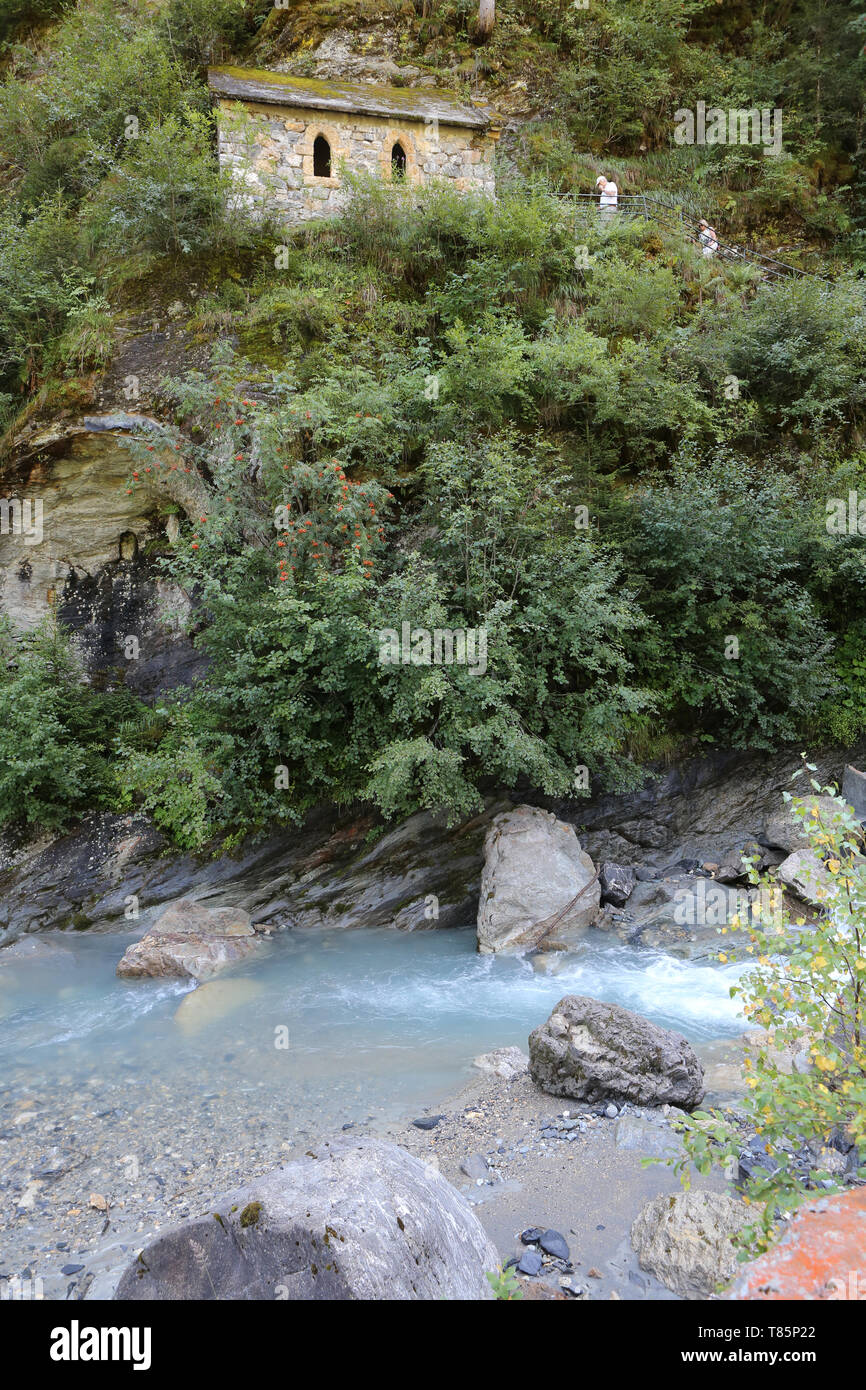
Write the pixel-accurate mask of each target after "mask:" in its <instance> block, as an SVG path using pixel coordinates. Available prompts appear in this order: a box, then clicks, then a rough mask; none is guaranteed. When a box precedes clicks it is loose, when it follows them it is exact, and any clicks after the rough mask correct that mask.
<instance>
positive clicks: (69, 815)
mask: <svg viewBox="0 0 866 1390" xmlns="http://www.w3.org/2000/svg"><path fill="white" fill-rule="evenodd" d="M139 708H140V707H139V705H138V703H137V701H135V700H134V699H133V698H132V697H131V696H130V695H128V694H126V693H124V692H120V693H118V694H116V695H111V694H103V693H99V692H97V691H94V690H92V689H90V688H89V687H88V686H87V685H86V683H85V681H84V678H83V675H82V670H81V666H80V663H79V661H78V659H77V657H76V655H75V653H74V651H73V649H72V647H71V646H70V643H69V639H68V636H67V634H66V633H65V632H64V631H63V629H62V628H60V627H59V626H58V625H56V624H55V623H54V621H53V619H51V618H48V619H46V620H45V621H44V622H43V623H42V624H41V626H40V627H38V628H36V629H35V630H34V631H32V632H29V633H20V632H16V631H15V629H14V628H13V627H12V625H11V623H10V622H9V620H8V619H6V618H4V619H2V621H0V825H11V826H15V827H18V828H20V827H22V826H24V827H28V828H33V829H40V830H53V829H59V828H62V827H63V826H65V825H66V824H67V823H68V822H69V821H70V820H71V819H73V818H74V817H75V816H79V815H82V814H84V812H85V811H91V810H94V809H98V808H100V807H103V806H109V805H112V804H113V803H114V801H115V799H116V795H117V786H116V783H115V780H114V770H113V767H112V759H111V742H112V738H113V735H114V733H115V731H116V730H117V728H118V726H119V725H120V723H121V722H122V721H123V720H129V719H132V718H134V717H136V715H137V713H138V710H139Z"/></svg>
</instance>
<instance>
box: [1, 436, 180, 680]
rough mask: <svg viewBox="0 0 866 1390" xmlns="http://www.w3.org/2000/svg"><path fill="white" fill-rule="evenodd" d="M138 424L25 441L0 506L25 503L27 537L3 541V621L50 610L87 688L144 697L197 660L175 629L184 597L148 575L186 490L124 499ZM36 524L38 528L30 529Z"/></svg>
mask: <svg viewBox="0 0 866 1390" xmlns="http://www.w3.org/2000/svg"><path fill="white" fill-rule="evenodd" d="M142 418H143V417H137V416H132V415H123V414H118V413H115V414H107V415H105V414H103V415H94V416H84V417H82V418H81V419H80V420H79V421H76V422H75V423H74V424H65V425H54V426H50V427H48V428H45V429H43V430H41V431H38V432H36V433H35V434H33V435H31V436H30V437H29V438H28V439H27V440H26V443H25V444H24V445H23V446H22V447H21V448H20V449H19V451H18V452H17V454H16V456H15V457H14V459H13V460H12V461H11V462H10V463H9V464H7V466H6V467H5V468H4V470H3V472H2V474H0V496H5V497H8V498H10V499H17V500H19V501H20V502H21V503H22V507H23V505H24V504H25V503H27V502H29V503H30V510H29V514H28V513H27V512H26V511H25V512H24V518H23V519H24V520H25V521H26V519H27V517H28V515H29V519H30V528H29V533H28V529H27V528H26V526H22V527H21V528H20V529H19V528H18V527H16V526H15V524H14V516H13V517H11V518H10V521H9V522H8V523H7V524H6V525H5V526H4V527H3V533H2V534H0V612H3V613H5V614H6V615H7V616H8V617H9V618H11V620H12V621H13V623H15V625H16V626H17V627H20V628H24V629H29V628H33V627H35V626H36V625H37V624H38V623H39V622H40V621H41V620H42V618H44V617H45V615H46V614H47V613H49V612H51V611H53V612H54V613H55V614H56V616H57V618H58V619H60V620H61V621H62V622H63V623H64V624H66V626H68V627H69V628H70V629H71V630H72V632H73V634H74V636H75V640H76V645H77V646H78V648H79V651H80V652H81V655H82V657H83V659H84V664H85V668H86V670H87V671H88V672H89V674H90V676H91V678H92V679H93V680H95V681H99V682H106V681H111V682H113V683H117V682H120V683H124V684H126V685H127V686H129V687H130V688H131V689H132V690H135V691H136V692H137V693H140V694H141V695H143V696H145V697H147V696H153V695H155V694H157V693H158V692H159V691H161V690H165V689H169V688H171V687H172V686H175V685H179V684H183V683H187V682H189V681H190V680H191V679H192V678H193V676H194V674H195V673H196V671H197V670H198V669H200V666H201V659H200V658H199V657H198V655H197V654H196V653H195V651H194V650H193V647H192V643H191V641H190V639H189V638H188V637H187V636H185V635H184V633H183V631H182V627H183V624H184V622H185V620H186V618H187V617H188V614H189V610H190V597H189V595H187V594H186V593H184V592H183V591H182V590H181V589H179V588H178V587H177V586H176V585H174V584H171V583H169V582H167V581H166V580H165V579H164V578H163V577H162V575H161V574H160V572H159V570H158V568H157V566H156V563H155V562H156V558H157V556H158V554H159V553H160V551H162V550H164V549H165V548H166V547H167V546H168V544H169V537H170V535H171V534H172V531H173V527H174V526H175V525H176V518H177V513H179V512H180V513H183V512H185V511H187V510H189V509H190V508H191V507H193V506H194V505H195V493H194V487H193V484H192V483H191V482H190V480H189V479H188V478H187V477H186V475H183V482H182V483H180V482H178V483H176V484H175V486H173V487H171V488H165V487H164V488H163V489H162V490H161V495H160V496H159V497H157V496H156V495H155V494H154V492H153V491H152V490H150V489H148V488H144V487H142V488H138V489H136V490H134V491H133V492H131V493H130V492H129V491H128V490H127V479H128V477H129V474H130V468H131V465H130V459H129V454H128V452H127V450H126V449H125V448H124V446H123V442H122V441H123V438H124V436H128V435H129V434H130V432H131V431H132V430H134V429H135V428H136V427H137V425H138V424H139V422H140V421H141V419H142ZM37 523H38V524H37Z"/></svg>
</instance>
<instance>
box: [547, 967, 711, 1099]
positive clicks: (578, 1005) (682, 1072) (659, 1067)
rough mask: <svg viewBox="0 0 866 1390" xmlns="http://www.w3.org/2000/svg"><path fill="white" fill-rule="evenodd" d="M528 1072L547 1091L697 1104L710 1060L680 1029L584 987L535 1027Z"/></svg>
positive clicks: (582, 1096) (575, 1096) (584, 1096)
mask: <svg viewBox="0 0 866 1390" xmlns="http://www.w3.org/2000/svg"><path fill="white" fill-rule="evenodd" d="M529 1072H530V1075H531V1077H532V1079H533V1081H534V1082H535V1084H536V1086H540V1087H541V1089H542V1091H547V1093H548V1094H549V1095H552V1096H568V1097H569V1098H570V1099H573V1100H586V1101H600V1100H615V1101H618V1102H623V1101H627V1100H630V1101H633V1102H634V1104H636V1105H678V1106H680V1107H682V1109H684V1110H691V1109H692V1108H693V1107H694V1106H695V1105H697V1104H698V1102H699V1101H700V1100H701V1098H702V1097H703V1094H704V1072H703V1068H702V1066H701V1064H700V1062H699V1061H698V1059H697V1057H696V1056H695V1053H694V1050H693V1049H692V1047H691V1045H690V1044H689V1043H688V1042H686V1039H685V1038H683V1037H681V1036H680V1034H679V1033H672V1032H670V1031H669V1030H668V1029H667V1028H659V1027H658V1026H657V1025H656V1024H655V1023H650V1021H649V1019H646V1018H642V1017H641V1015H640V1014H635V1013H632V1012H631V1010H630V1009H623V1008H621V1007H620V1005H619V1004H604V1003H602V1001H601V1000H600V999H590V998H589V997H588V996H586V995H583V994H567V995H566V996H565V998H564V999H560V1001H559V1003H558V1004H557V1005H556V1007H555V1009H554V1010H553V1013H552V1014H551V1015H550V1018H549V1019H548V1020H547V1022H546V1023H544V1024H542V1025H541V1027H540V1028H536V1029H535V1030H534V1031H533V1032H532V1033H530V1035H529Z"/></svg>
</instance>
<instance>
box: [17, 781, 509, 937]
mask: <svg viewBox="0 0 866 1390" xmlns="http://www.w3.org/2000/svg"><path fill="white" fill-rule="evenodd" d="M507 804H508V803H504V802H498V803H490V805H489V809H488V810H487V811H486V812H485V813H484V814H483V815H480V816H477V817H475V818H473V819H472V820H470V821H466V822H465V823H464V824H463V825H461V826H458V827H457V828H456V829H452V830H448V829H446V827H445V826H444V825H443V824H442V822H441V821H438V820H436V819H435V818H434V817H433V816H429V815H427V814H426V813H419V814H418V815H415V816H411V817H410V818H409V819H408V820H406V821H404V822H403V823H402V824H401V825H398V826H396V827H395V828H394V829H392V830H389V831H388V832H387V833H386V834H384V835H380V837H379V838H378V839H377V840H376V843H375V844H374V845H373V846H372V847H371V846H370V845H369V844H368V843H367V835H368V833H369V831H370V830H372V829H373V828H374V827H376V826H377V821H376V818H375V817H374V816H373V815H370V814H367V815H364V816H358V815H355V816H352V815H351V814H345V813H344V814H342V815H341V814H338V813H337V812H336V811H335V810H334V809H333V808H330V807H321V808H320V809H319V810H317V811H316V812H314V813H311V814H310V816H309V817H308V818H307V821H306V823H305V824H304V826H303V827H300V828H298V829H294V830H285V831H280V832H278V833H275V834H273V835H269V836H267V837H265V838H264V839H260V840H256V841H252V842H249V843H248V844H246V845H245V846H243V847H241V848H240V849H239V850H237V851H235V852H234V853H232V854H223V855H220V856H219V857H217V858H213V859H207V858H205V859H202V858H201V857H200V856H198V855H192V854H178V855H169V854H167V853H166V849H167V846H166V843H165V840H164V838H163V836H162V835H161V834H160V833H159V831H157V830H156V829H155V828H154V826H153V825H151V824H150V823H149V822H148V821H147V819H146V818H145V817H144V816H140V815H136V816H112V815H100V816H92V817H90V818H88V820H87V821H86V822H85V823H84V825H83V826H82V828H81V829H80V830H79V831H76V832H73V833H71V834H68V835H64V836H61V837H59V838H57V839H55V840H50V841H48V842H47V843H46V842H45V841H43V842H41V843H38V844H35V845H33V846H32V847H29V848H26V849H20V850H18V851H9V850H8V849H7V860H6V865H5V866H4V869H3V870H0V945H2V944H3V943H4V942H9V941H13V940H15V939H16V938H17V937H19V936H21V935H22V934H23V933H25V932H32V931H38V930H39V929H40V928H50V927H75V928H76V929H79V930H80V929H83V928H85V927H88V926H99V927H100V928H108V927H113V928H120V929H121V930H128V928H129V921H130V920H133V921H139V922H141V923H142V925H143V926H148V925H150V920H149V919H150V918H152V916H153V914H154V912H155V911H156V910H158V908H159V907H160V906H161V905H163V904H165V903H167V902H170V901H172V900H173V899H175V898H180V897H192V898H195V900H196V901H198V902H204V903H205V904H206V905H207V906H209V907H218V906H223V905H225V904H229V905H233V906H237V907H240V908H243V909H244V911H246V912H248V913H249V914H250V917H251V919H252V921H253V924H254V925H255V926H257V927H259V926H261V927H268V928H271V929H273V930H281V929H283V928H286V927H297V928H303V927H323V926H324V927H360V926H372V927H395V928H397V929H399V930H404V931H414V930H421V929H427V928H434V927H452V926H458V925H459V926H468V925H469V923H470V922H472V921H473V920H474V918H475V914H476V912H477V909H478V884H479V879H480V873H481V845H482V842H483V838H484V834H485V831H486V830H487V827H488V825H489V823H490V819H491V817H492V816H493V815H494V814H495V813H496V812H497V811H498V810H500V809H501V808H502V806H503V805H507Z"/></svg>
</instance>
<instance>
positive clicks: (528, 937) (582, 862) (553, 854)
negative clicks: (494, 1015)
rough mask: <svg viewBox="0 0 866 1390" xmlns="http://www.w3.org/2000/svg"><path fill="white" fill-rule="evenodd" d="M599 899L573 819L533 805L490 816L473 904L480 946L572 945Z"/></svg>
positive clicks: (484, 949)
mask: <svg viewBox="0 0 866 1390" xmlns="http://www.w3.org/2000/svg"><path fill="white" fill-rule="evenodd" d="M600 902H601V889H600V887H599V882H598V875H597V874H596V871H595V865H594V864H593V862H592V860H591V859H590V857H589V855H588V854H586V853H585V852H584V851H583V850H582V849H581V847H580V841H579V840H578V838H577V835H576V833H575V830H574V826H572V825H567V824H566V822H565V821H561V820H557V818H556V816H554V815H551V813H550V812H549V811H542V810H540V809H539V807H537V806H518V807H517V808H516V809H515V810H513V811H506V812H505V813H504V814H502V815H498V816H496V817H495V819H494V820H493V823H492V824H491V826H490V829H489V830H488V832H487V836H486V838H485V841H484V872H483V873H482V876H481V896H480V900H479V904H478V949H479V951H480V952H482V954H490V953H492V952H495V951H528V950H534V949H535V948H536V947H538V946H540V945H544V946H545V948H550V947H560V948H561V947H568V946H572V945H574V944H576V942H577V941H578V940H580V938H581V937H582V936H583V934H584V933H585V931H586V929H587V927H589V926H590V925H591V924H592V922H594V921H595V919H596V917H597V916H598V911H599V905H600Z"/></svg>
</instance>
